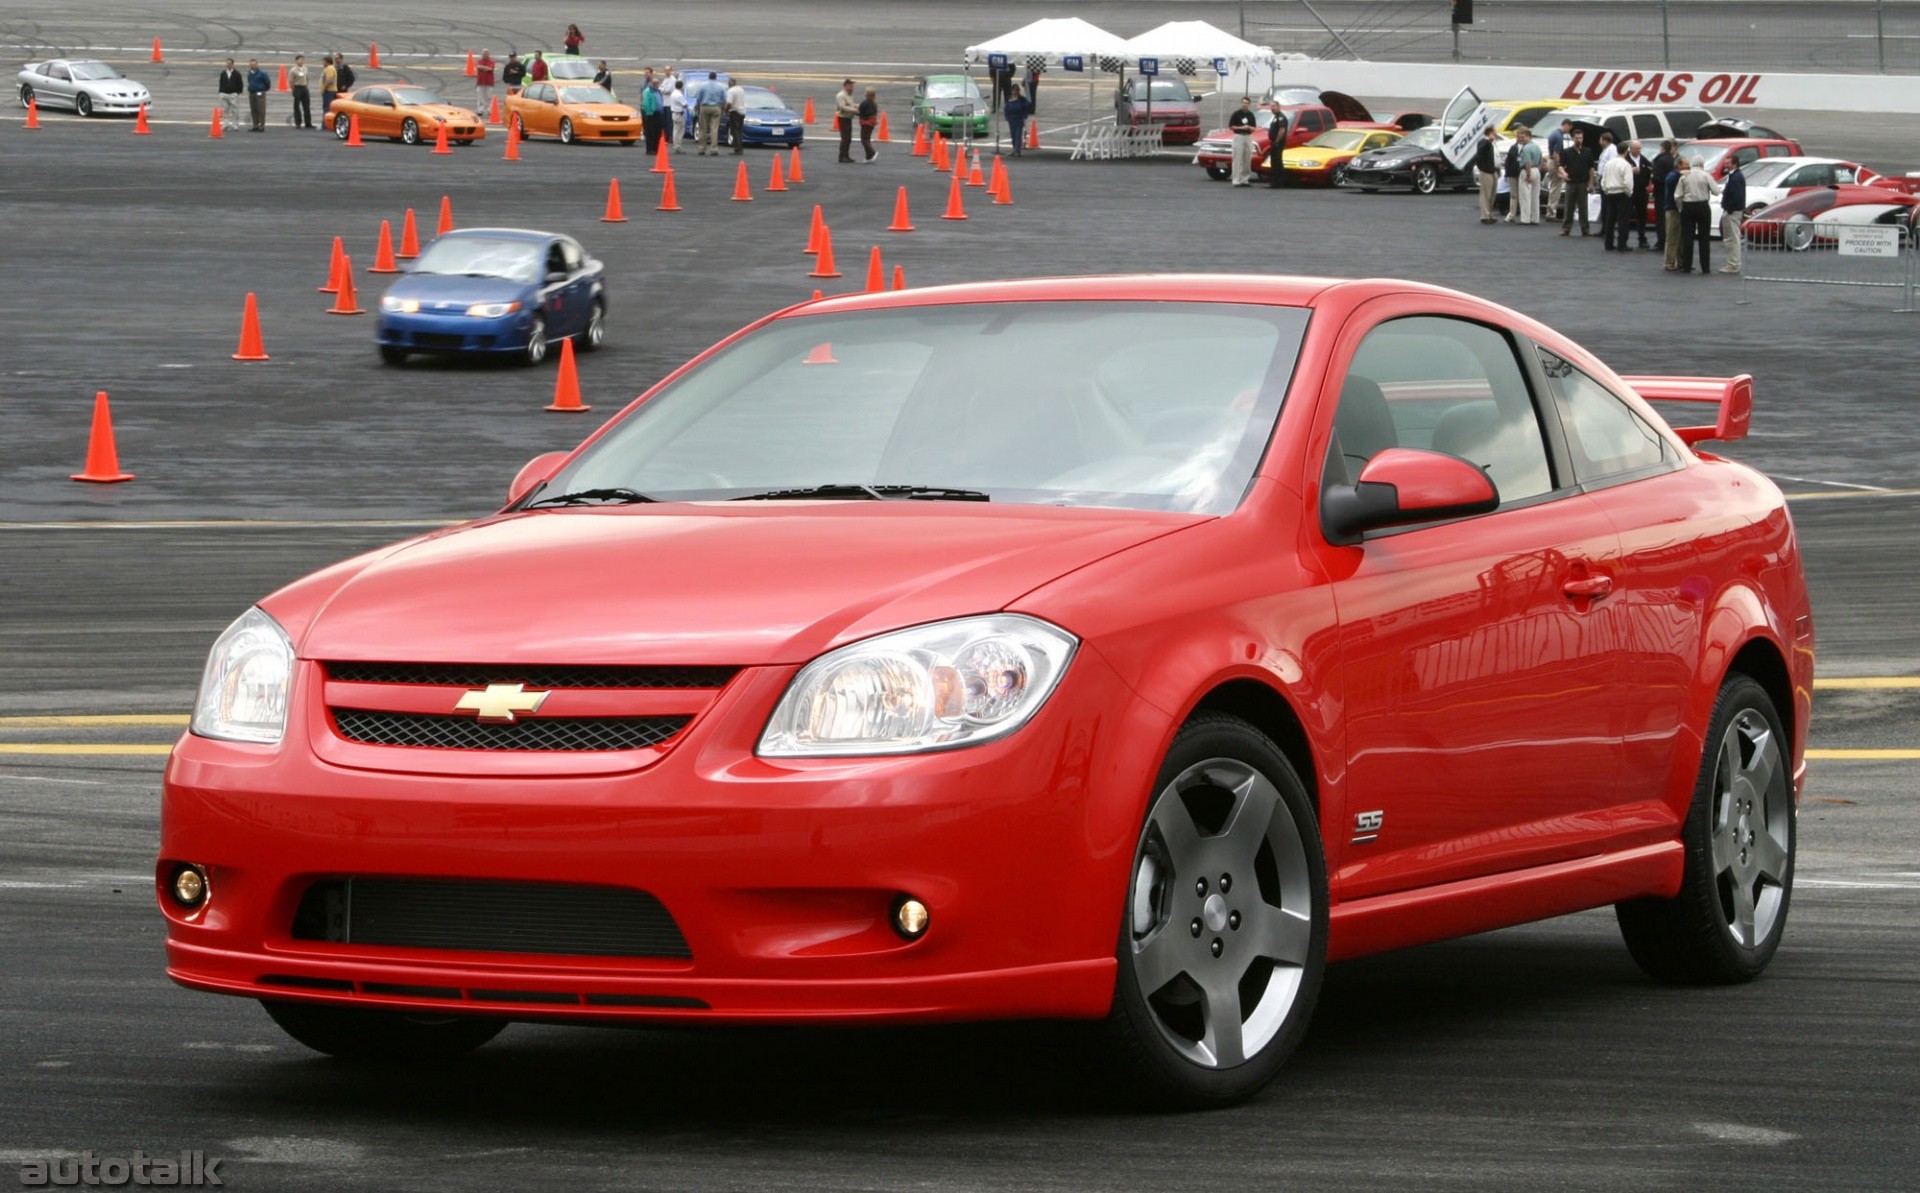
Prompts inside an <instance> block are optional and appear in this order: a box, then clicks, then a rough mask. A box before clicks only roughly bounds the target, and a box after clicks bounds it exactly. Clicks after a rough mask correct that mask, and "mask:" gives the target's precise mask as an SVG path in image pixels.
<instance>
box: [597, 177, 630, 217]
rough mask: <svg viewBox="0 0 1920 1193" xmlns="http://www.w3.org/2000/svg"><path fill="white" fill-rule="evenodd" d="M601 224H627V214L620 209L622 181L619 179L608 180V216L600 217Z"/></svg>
mask: <svg viewBox="0 0 1920 1193" xmlns="http://www.w3.org/2000/svg"><path fill="white" fill-rule="evenodd" d="M600 222H601V223H603V224H624V223H626V222H627V213H626V212H625V211H623V210H622V209H621V207H620V180H619V179H618V178H609V179H608V180H607V214H605V215H603V216H601V217H600Z"/></svg>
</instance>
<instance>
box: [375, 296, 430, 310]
mask: <svg viewBox="0 0 1920 1193" xmlns="http://www.w3.org/2000/svg"><path fill="white" fill-rule="evenodd" d="M380 309H381V310H383V311H386V312H388V313H389V314H393V313H405V314H408V315H411V314H413V313H414V312H415V311H417V310H419V309H420V300H419V299H417V298H395V297H393V296H392V295H387V296H384V297H382V298H381V299H380Z"/></svg>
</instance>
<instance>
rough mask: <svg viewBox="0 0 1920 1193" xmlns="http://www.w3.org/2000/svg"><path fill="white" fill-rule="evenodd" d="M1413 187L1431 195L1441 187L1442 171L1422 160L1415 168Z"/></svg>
mask: <svg viewBox="0 0 1920 1193" xmlns="http://www.w3.org/2000/svg"><path fill="white" fill-rule="evenodd" d="M1413 189H1414V190H1416V191H1419V192H1420V193H1421V194H1423V195H1431V194H1432V193H1433V192H1434V191H1436V190H1438V189H1440V172H1439V171H1438V170H1436V169H1434V168H1433V167H1432V166H1430V165H1428V164H1426V163H1425V162H1422V163H1421V164H1420V165H1417V166H1415V167H1414V168H1413Z"/></svg>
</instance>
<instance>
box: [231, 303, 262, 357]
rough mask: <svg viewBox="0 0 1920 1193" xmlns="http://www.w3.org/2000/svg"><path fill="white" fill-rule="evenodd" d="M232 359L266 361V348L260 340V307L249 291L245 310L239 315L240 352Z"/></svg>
mask: <svg viewBox="0 0 1920 1193" xmlns="http://www.w3.org/2000/svg"><path fill="white" fill-rule="evenodd" d="M233 359H235V360H266V359H268V357H267V346H266V345H265V344H264V343H262V342H261V340H260V306H259V304H258V303H256V302H255V301H254V298H253V293H252V292H251V291H249V292H248V293H247V307H246V310H245V311H243V312H242V313H241V315H240V350H239V351H238V352H235V353H234V354H233Z"/></svg>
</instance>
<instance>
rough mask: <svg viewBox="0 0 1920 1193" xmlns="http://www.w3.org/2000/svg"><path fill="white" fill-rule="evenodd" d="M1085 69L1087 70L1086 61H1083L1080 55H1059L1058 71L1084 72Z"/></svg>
mask: <svg viewBox="0 0 1920 1193" xmlns="http://www.w3.org/2000/svg"><path fill="white" fill-rule="evenodd" d="M1086 68H1087V64H1086V59H1084V58H1083V57H1082V56H1081V55H1079V54H1062V55H1060V69H1062V70H1085V69H1086Z"/></svg>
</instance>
